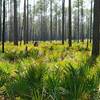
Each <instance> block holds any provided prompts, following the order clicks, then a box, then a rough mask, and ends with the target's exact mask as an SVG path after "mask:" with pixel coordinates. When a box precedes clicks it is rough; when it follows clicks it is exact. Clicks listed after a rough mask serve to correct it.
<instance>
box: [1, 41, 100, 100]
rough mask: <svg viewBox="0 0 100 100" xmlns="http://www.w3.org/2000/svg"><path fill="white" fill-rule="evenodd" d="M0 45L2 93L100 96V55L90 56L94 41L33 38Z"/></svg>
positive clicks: (60, 98) (49, 98)
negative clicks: (34, 41)
mask: <svg viewBox="0 0 100 100" xmlns="http://www.w3.org/2000/svg"><path fill="white" fill-rule="evenodd" d="M27 47H28V50H27V51H26V50H25V48H26V46H25V45H23V44H22V45H21V46H18V47H17V46H14V45H13V43H8V42H7V43H5V53H4V54H2V53H1V46H0V94H4V96H5V97H7V98H8V99H9V100H14V99H16V100H66V99H67V100H91V98H92V99H93V100H99V99H100V78H99V77H100V57H97V58H93V57H91V45H90V44H89V47H88V48H86V43H79V44H78V43H73V47H71V48H69V47H68V44H67V43H66V44H65V45H61V43H60V42H59V41H58V42H53V43H49V42H41V43H39V46H38V47H34V45H33V44H32V43H31V42H30V43H29V44H28V45H27Z"/></svg>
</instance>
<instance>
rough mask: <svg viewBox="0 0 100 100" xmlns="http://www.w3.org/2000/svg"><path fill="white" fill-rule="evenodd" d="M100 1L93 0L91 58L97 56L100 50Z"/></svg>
mask: <svg viewBox="0 0 100 100" xmlns="http://www.w3.org/2000/svg"><path fill="white" fill-rule="evenodd" d="M99 10H100V0H94V24H93V47H92V56H98V55H99V49H100V47H99V46H100V11H99Z"/></svg>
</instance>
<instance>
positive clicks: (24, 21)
mask: <svg viewBox="0 0 100 100" xmlns="http://www.w3.org/2000/svg"><path fill="white" fill-rule="evenodd" d="M23 17H24V18H23V26H24V44H26V0H24V16H23Z"/></svg>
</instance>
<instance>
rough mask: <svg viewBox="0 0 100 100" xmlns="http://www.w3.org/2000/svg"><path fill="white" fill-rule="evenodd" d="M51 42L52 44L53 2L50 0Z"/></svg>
mask: <svg viewBox="0 0 100 100" xmlns="http://www.w3.org/2000/svg"><path fill="white" fill-rule="evenodd" d="M50 41H51V42H52V0H50Z"/></svg>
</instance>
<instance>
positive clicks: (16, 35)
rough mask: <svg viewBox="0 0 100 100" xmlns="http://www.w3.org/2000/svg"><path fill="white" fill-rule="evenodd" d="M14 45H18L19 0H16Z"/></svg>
mask: <svg viewBox="0 0 100 100" xmlns="http://www.w3.org/2000/svg"><path fill="white" fill-rule="evenodd" d="M14 45H18V23H17V1H16V0H14Z"/></svg>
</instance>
